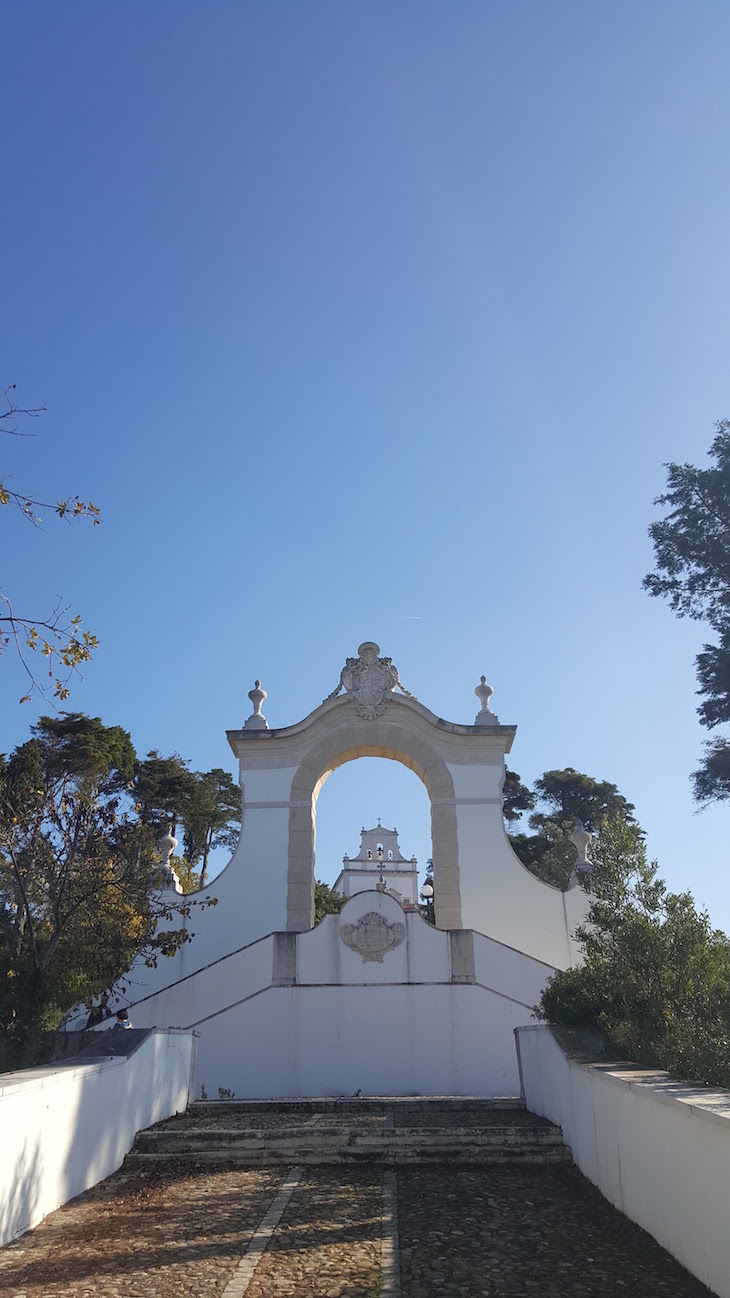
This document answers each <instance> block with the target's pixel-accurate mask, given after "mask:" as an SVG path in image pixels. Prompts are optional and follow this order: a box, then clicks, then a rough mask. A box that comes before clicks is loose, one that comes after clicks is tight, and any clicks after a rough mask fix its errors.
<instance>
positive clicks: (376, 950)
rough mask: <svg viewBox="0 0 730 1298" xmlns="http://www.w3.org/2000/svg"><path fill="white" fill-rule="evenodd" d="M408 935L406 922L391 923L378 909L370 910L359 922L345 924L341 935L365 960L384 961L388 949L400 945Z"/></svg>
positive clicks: (347, 944)
mask: <svg viewBox="0 0 730 1298" xmlns="http://www.w3.org/2000/svg"><path fill="white" fill-rule="evenodd" d="M405 935H406V926H405V924H389V923H388V921H387V920H386V919H383V916H382V915H379V914H378V912H377V911H375V910H371V911H368V913H367V915H363V916H362V918H361V919H359V920H358V922H357V924H343V925H342V928H341V929H340V937H341V938H342V941H343V942H344V944H345V946H349V948H350V950H351V951H357V953H358V955H360V956H362V958H363V960H364V961H366V962H367V961H368V960H377V962H378V964H382V963H383V956H384V955H385V953H386V952H387V951H392V950H393V949H394V947H397V946H400V943H401V942H402V941H403V938H404V937H405Z"/></svg>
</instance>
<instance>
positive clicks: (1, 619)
mask: <svg viewBox="0 0 730 1298" xmlns="http://www.w3.org/2000/svg"><path fill="white" fill-rule="evenodd" d="M14 393H15V384H14V383H13V384H12V385H11V386H10V387H9V388H6V389H5V392H4V401H5V405H4V408H2V409H0V431H1V432H3V433H5V434H6V435H7V436H10V437H27V436H28V435H29V434H28V433H27V432H21V429H20V424H21V422H22V421H23V420H24V419H25V420H32V419H37V418H38V417H39V416H40V415H42V414H44V413H45V409H46V408H45V406H37V407H35V408H25V409H24V408H22V407H20V406H18V405H16V402H15V396H14ZM0 506H11V507H12V506H15V507H16V509H17V510H18V512H19V513H20V514H21V516H22V517H23V519H24V520H25V521H26V522H28V523H30V524H31V526H33V527H40V526H41V525H42V522H43V515H44V514H49V513H52V514H55V515H56V516H57V517H58V518H61V519H65V520H66V521H67V522H68V521H71V520H73V519H78V518H90V519H91V521H92V523H93V525H94V527H96V526H97V524H98V523H100V522H101V519H100V516H99V509H98V508H97V506H96V505H95V504H94V503H93V502H92V501H91V500H89V501H83V500H80V499H79V497H78V496H72V497H67V498H66V499H64V500H56V501H43V500H36V499H34V498H33V497H31V496H27V495H25V494H24V493H22V492H18V491H15V490H13V489H12V488H11V487H10V486H9V485H8V480H7V479H6V480H5V481H0ZM11 644H12V645H14V647H15V649H16V652H17V655H18V658H19V659H20V663H21V665H22V667H23V670H24V672H25V674H26V677H27V679H28V688H27V690H26V692H25V694H23V696H22V698H21V700H20V702H21V703H27V702H28V701H29V700H30V698H31V696H32V695H33V694H34V693H39V694H41V695H42V697H43V698H45V699H50V698H56V699H59V700H61V701H63V700H65V699H67V698H68V696H69V681H70V680H71V678H72V676H74V674H76V675H80V669H81V667H82V665H83V664H84V663H87V662H89V661H90V660H91V657H92V653H93V651H94V650H95V649H97V648H98V646H99V641H98V640H97V638H96V636H95V635H92V634H91V632H90V631H82V630H81V617H80V616H79V615H78V614H76V615H75V616H72V615H71V611H70V606H69V605H64V602H63V600H62V599H61V598H59V599H57V601H56V603H55V605H54V606H53V607H52V608H51V609H50V610H49V611H48V612H47V613H44V614H43V616H42V617H29V616H28V614H27V611H26V610H21V611H16V609H15V607H14V605H13V603H12V601H11V598H10V595H9V594H8V591H7V589H5V590H3V589H0V653H2V651H3V650H4V649H7V648H8V646H9V645H11ZM35 654H40V656H41V657H42V658H44V659H45V660H46V661H45V667H44V671H45V672H47V675H48V677H49V678H50V681H51V684H50V685H46V684H42V683H41V681H40V680H39V679H38V675H37V672H38V669H37V667H36V666H35V665H34V663H33V656H34V655H35Z"/></svg>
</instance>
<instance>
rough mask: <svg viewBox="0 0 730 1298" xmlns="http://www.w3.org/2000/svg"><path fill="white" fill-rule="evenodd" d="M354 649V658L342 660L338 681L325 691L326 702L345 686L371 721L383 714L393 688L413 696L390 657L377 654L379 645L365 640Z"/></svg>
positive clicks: (356, 709)
mask: <svg viewBox="0 0 730 1298" xmlns="http://www.w3.org/2000/svg"><path fill="white" fill-rule="evenodd" d="M357 652H358V655H359V656H358V657H357V658H348V659H347V661H346V662H345V665H344V667H343V668H342V671H341V672H340V683H339V685H338V686H337V689H336V690H333V691H332V693H331V694H328V695H327V698H326V699H325V703H326V702H327V701H328V699H333V698H335V697H336V696H337V695H338V694H339V692H340V690H345V692H346V694H347V695H348V697H349V698H350V701H351V702H352V704H353V705H354V708H355V711H356V712H357V715H358V716H359V717H364V718H365V720H366V721H372V720H374V719H375V717H381V716H382V715H383V713H384V712H385V709H386V707H387V705H388V703H389V702H390V699H391V697H392V695H393V691H394V690H395V689H399V690H400V691H401V693H402V694H405V695H406V697H407V698H409V699H412V698H413V697H414V696H413V695H412V694H410V693H409V691H408V690H407V689H405V688H404V687H403V685H401V682H400V677H399V675H398V669H397V667H394V666H393V660H392V658H381V657H380V645H377V644H375V643H374V642H373V641H372V640H366V641H365V643H364V644H361V645H360V648H359V649H358V651H357Z"/></svg>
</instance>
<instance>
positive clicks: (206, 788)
mask: <svg viewBox="0 0 730 1298" xmlns="http://www.w3.org/2000/svg"><path fill="white" fill-rule="evenodd" d="M182 819H183V823H184V825H185V857H186V859H187V861H189V863H190V865H191V867H192V868H195V867H196V866H198V865H199V866H200V882H199V887H201V888H202V887H204V885H205V882H206V879H207V875H208V858H209V856H210V853H211V852H212V851H213V850H214V849H215V848H218V847H224V848H228V850H229V851H233V849H234V847H235V846H236V843H237V842H238V836H239V834H240V832H241V788H240V785H238V784H236V783H234V781H233V779H232V778H231V776H230V774H229V773H228V771H224V770H222V769H221V768H220V767H216V768H214V770H212V771H206V772H205V773H202V772H198V773H197V774H196V775H195V776H194V777H193V783H192V785H191V786H190V788H189V791H188V793H187V798H186V801H185V802H184V804H183V807H182Z"/></svg>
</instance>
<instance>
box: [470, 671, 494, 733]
mask: <svg viewBox="0 0 730 1298" xmlns="http://www.w3.org/2000/svg"><path fill="white" fill-rule="evenodd" d="M474 693H475V694H476V696H477V698H478V699H479V702H480V703H481V705H482V706H481V707H480V709H479V711H478V712H477V715H476V717H475V718H474V725H475V726H498V725H499V717H498V716H495V714H494V712H492V711H491V710H490V707H489V700H490V699H491V697H492V695H493V694H494V690H493V689H492V686H491V685H487V678H486V676H482V678H481V680H480V682H479V684H478V685H477V686H476V688H475V690H474Z"/></svg>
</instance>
